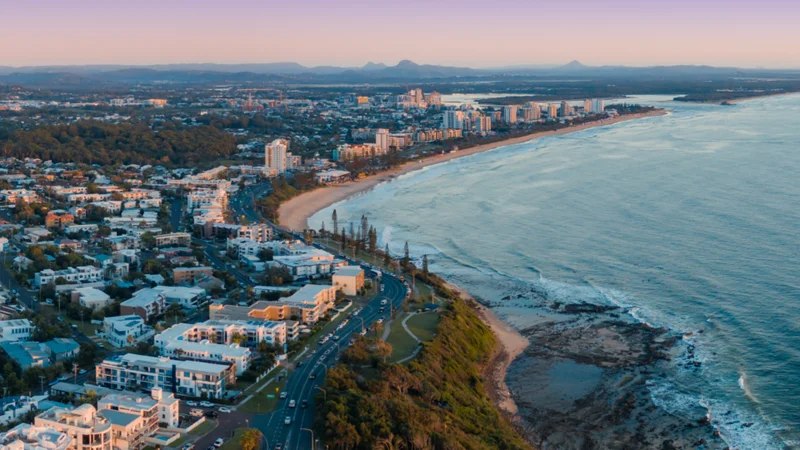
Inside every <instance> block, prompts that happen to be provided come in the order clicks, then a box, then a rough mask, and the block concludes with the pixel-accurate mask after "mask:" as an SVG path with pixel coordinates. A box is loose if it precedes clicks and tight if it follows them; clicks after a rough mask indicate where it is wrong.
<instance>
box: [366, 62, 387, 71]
mask: <svg viewBox="0 0 800 450" xmlns="http://www.w3.org/2000/svg"><path fill="white" fill-rule="evenodd" d="M385 68H386V64H384V63H374V62H372V61H370V62H368V63H366V64H364V65H363V66H362V67H361V70H380V69H385Z"/></svg>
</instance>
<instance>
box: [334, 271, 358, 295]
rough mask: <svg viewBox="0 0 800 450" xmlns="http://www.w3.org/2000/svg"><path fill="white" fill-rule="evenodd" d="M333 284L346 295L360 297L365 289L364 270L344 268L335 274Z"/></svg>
mask: <svg viewBox="0 0 800 450" xmlns="http://www.w3.org/2000/svg"><path fill="white" fill-rule="evenodd" d="M331 281H332V283H333V285H334V286H336V288H337V289H339V290H340V291H342V292H343V293H344V295H358V291H360V290H361V288H363V287H364V269H362V268H361V267H359V266H344V267H340V268H338V269H336V272H334V273H333V277H332V280H331Z"/></svg>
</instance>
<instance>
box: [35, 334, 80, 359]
mask: <svg viewBox="0 0 800 450" xmlns="http://www.w3.org/2000/svg"><path fill="white" fill-rule="evenodd" d="M42 345H44V346H46V347H47V350H48V351H49V353H50V358H51V359H52V360H53V362H58V361H69V360H73V359H75V358H77V357H78V354H79V353H80V351H81V346H80V344H78V342H77V341H75V339H72V338H53V339H52V340H50V341H47V342H45V343H44V344H42Z"/></svg>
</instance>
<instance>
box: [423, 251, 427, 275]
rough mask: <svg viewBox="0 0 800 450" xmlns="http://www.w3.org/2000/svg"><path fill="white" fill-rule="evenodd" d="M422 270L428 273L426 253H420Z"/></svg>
mask: <svg viewBox="0 0 800 450" xmlns="http://www.w3.org/2000/svg"><path fill="white" fill-rule="evenodd" d="M422 272H423V273H424V274H425V275H428V255H422Z"/></svg>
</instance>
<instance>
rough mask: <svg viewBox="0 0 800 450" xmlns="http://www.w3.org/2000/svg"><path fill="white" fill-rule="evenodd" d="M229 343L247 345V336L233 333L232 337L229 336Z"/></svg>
mask: <svg viewBox="0 0 800 450" xmlns="http://www.w3.org/2000/svg"><path fill="white" fill-rule="evenodd" d="M231 342H233V343H234V344H239V345H241V346H244V345H245V344H247V335H244V334H241V333H233V336H231Z"/></svg>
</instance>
